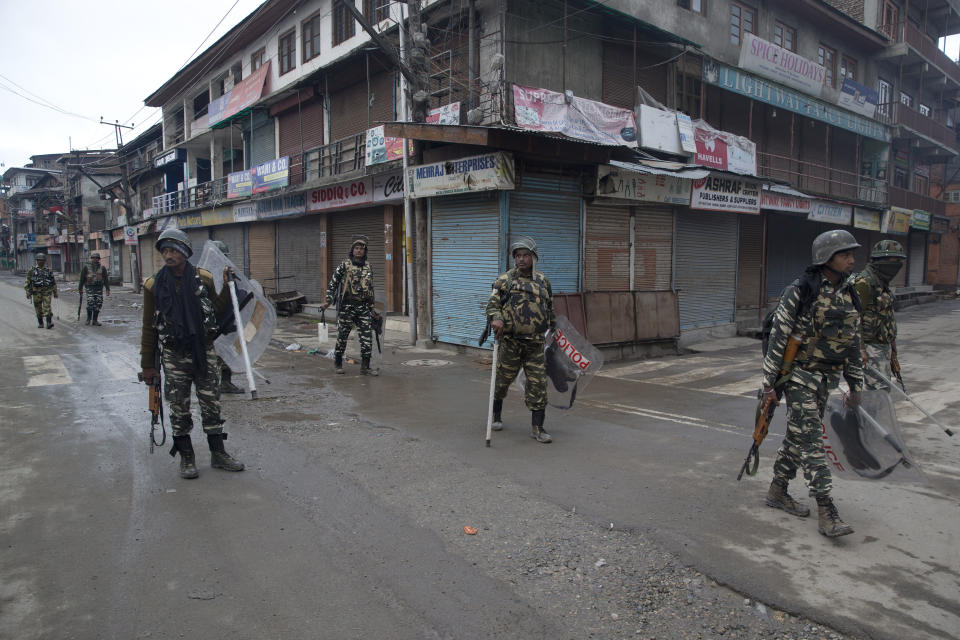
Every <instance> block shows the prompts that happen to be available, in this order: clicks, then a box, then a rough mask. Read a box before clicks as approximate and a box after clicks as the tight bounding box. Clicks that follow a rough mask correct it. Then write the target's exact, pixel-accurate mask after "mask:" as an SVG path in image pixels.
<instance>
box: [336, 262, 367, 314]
mask: <svg viewBox="0 0 960 640" xmlns="http://www.w3.org/2000/svg"><path fill="white" fill-rule="evenodd" d="M343 267H344V269H343V283H342V286H343V293H342V295H341V297H340V299H341V300H342V301H343V303H344V304H359V303H367V304H370V303H372V302H373V271H372V270H371V269H370V264H369V263H367V262H364V263H363V265H362V266H358V265H355V264H353V261H351V260H344V261H343Z"/></svg>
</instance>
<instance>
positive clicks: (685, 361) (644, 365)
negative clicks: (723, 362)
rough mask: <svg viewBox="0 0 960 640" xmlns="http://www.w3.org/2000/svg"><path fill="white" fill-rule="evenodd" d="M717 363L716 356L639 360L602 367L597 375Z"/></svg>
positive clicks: (616, 376) (632, 373) (635, 372)
mask: <svg viewBox="0 0 960 640" xmlns="http://www.w3.org/2000/svg"><path fill="white" fill-rule="evenodd" d="M711 362H713V363H716V362H717V359H716V358H703V357H699V356H696V357H693V358H677V359H675V360H644V361H643V362H637V363H636V364H630V365H627V366H625V367H617V368H615V369H613V368H610V369H601V370H600V371H599V372H598V373H597V375H598V376H603V377H606V378H624V377H626V376H632V375H634V374H637V373H649V372H651V371H658V370H660V369H665V368H667V367H679V366H684V365H692V364H695V365H704V364H709V363H711Z"/></svg>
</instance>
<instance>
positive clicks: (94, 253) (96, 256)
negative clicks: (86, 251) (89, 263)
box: [90, 251, 100, 260]
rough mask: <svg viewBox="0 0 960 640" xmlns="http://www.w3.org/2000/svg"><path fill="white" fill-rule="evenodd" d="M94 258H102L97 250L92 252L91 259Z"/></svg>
mask: <svg viewBox="0 0 960 640" xmlns="http://www.w3.org/2000/svg"><path fill="white" fill-rule="evenodd" d="M94 258H96V259H97V260H99V259H100V254H99V253H97V252H96V251H94V252H93V253H91V254H90V259H91V260H93V259H94Z"/></svg>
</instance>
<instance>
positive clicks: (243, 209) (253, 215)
mask: <svg viewBox="0 0 960 640" xmlns="http://www.w3.org/2000/svg"><path fill="white" fill-rule="evenodd" d="M256 219H257V206H256V205H254V204H251V203H247V204H235V205H233V221H234V222H254V221H255V220H256Z"/></svg>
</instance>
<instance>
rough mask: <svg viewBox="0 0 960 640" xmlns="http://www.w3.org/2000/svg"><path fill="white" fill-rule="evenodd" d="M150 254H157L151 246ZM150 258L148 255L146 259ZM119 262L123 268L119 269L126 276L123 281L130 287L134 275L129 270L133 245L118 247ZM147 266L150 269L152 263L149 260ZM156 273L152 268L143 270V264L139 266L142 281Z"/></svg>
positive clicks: (131, 262) (131, 264) (131, 263)
mask: <svg viewBox="0 0 960 640" xmlns="http://www.w3.org/2000/svg"><path fill="white" fill-rule="evenodd" d="M154 237H155V236H154ZM150 253H157V251H156V250H155V249H154V248H153V245H152V244H151V246H150ZM157 255H158V256H159V255H160V254H157ZM139 257H140V256H139V255H138V256H137V258H139ZM150 258H152V256H150V255H149V254H148V258H147V259H148V260H150ZM120 261H121V262H122V263H123V266H122V267H121V269H122V270H123V271H122V272H123V273H125V274H126V275H125V276H124V279H123V281H124V282H125V283H127V284H130V285H132V284H133V278H134V275H135V274H133V273H132V269H131V267H132V266H133V245H130V244H123V245H122V246H121V247H120ZM147 266H148V267H152V266H153V261H152V260H150V262H147ZM156 271H157V270H156V269H152V268H147V269H145V268H144V266H143V264H141V265H140V273H141V274H142V276H141V277H142V279H143V280H146V279H147V278H149V277H150V276H152V275H153V274H154V273H156Z"/></svg>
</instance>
